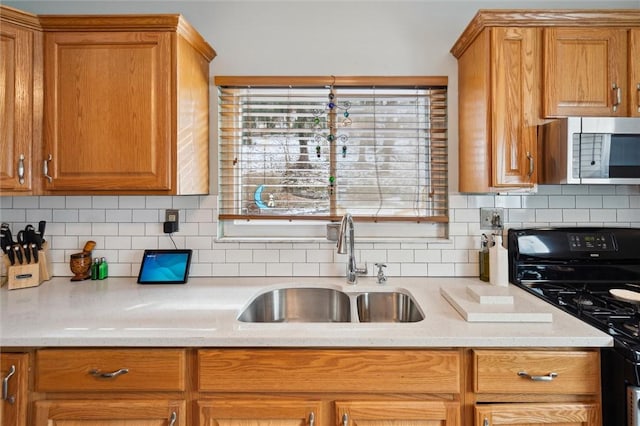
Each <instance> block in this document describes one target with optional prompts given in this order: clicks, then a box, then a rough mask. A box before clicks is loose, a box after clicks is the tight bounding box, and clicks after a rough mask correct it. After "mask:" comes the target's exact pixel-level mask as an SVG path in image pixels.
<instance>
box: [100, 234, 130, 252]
mask: <svg viewBox="0 0 640 426" xmlns="http://www.w3.org/2000/svg"><path fill="white" fill-rule="evenodd" d="M131 238H132V237H111V236H107V237H105V239H104V244H105V247H106V248H110V249H118V250H121V249H125V250H130V249H131V248H132V247H131Z"/></svg>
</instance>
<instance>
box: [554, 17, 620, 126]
mask: <svg viewBox="0 0 640 426" xmlns="http://www.w3.org/2000/svg"><path fill="white" fill-rule="evenodd" d="M627 34H628V31H627V30H626V29H623V28H621V29H619V28H548V29H545V31H544V38H545V53H544V64H545V67H544V72H545V79H544V80H545V84H544V113H545V116H546V117H569V116H594V115H595V116H626V115H628V114H627V113H628V108H627V96H628V93H629V82H628V78H627V60H628V59H631V58H628V52H627Z"/></svg>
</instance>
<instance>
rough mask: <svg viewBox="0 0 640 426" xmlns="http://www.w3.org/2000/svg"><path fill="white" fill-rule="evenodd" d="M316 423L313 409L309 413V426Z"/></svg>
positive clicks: (313, 425)
mask: <svg viewBox="0 0 640 426" xmlns="http://www.w3.org/2000/svg"><path fill="white" fill-rule="evenodd" d="M315 424H316V415H315V414H314V413H313V411H312V412H311V413H310V414H309V426H315Z"/></svg>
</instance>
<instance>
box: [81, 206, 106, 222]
mask: <svg viewBox="0 0 640 426" xmlns="http://www.w3.org/2000/svg"><path fill="white" fill-rule="evenodd" d="M106 218H107V217H106V212H105V211H104V210H103V209H80V210H78V222H89V223H99V222H105V221H106Z"/></svg>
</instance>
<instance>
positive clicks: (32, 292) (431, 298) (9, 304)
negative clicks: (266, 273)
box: [0, 277, 613, 348]
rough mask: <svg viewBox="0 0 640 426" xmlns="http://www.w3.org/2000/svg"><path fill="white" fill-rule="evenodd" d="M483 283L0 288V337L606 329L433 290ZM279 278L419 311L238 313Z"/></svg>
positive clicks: (460, 342)
mask: <svg viewBox="0 0 640 426" xmlns="http://www.w3.org/2000/svg"><path fill="white" fill-rule="evenodd" d="M482 285H488V284H486V283H483V282H482V281H479V280H477V279H473V278H394V277H390V278H389V281H388V282H387V283H386V284H385V285H382V286H381V285H378V284H376V283H375V278H372V277H366V278H361V279H359V281H358V284H356V285H355V286H352V285H348V284H346V282H345V279H344V278H342V277H335V278H312V277H305V278H291V277H269V278H264V277H255V278H253V277H252V278H244V277H241V278H239V277H230V278H221V277H215V278H191V279H190V280H189V282H188V283H187V284H185V285H138V284H136V282H135V279H134V278H109V279H107V280H104V281H82V282H71V281H70V280H69V278H68V277H56V278H54V279H52V280H51V281H47V282H45V283H43V284H42V285H40V286H39V287H34V288H27V289H20V290H7V287H6V286H4V287H2V288H0V347H4V348H8V347H80V346H91V347H106V346H117V347H127V346H130V347H385V348H390V347H603V346H611V345H612V344H613V340H612V338H611V336H609V335H607V334H605V333H603V332H601V331H599V330H597V329H595V328H593V327H591V326H589V325H587V324H585V323H584V322H582V321H580V320H578V319H576V318H574V317H572V316H571V315H569V314H566V313H564V312H562V311H561V310H559V309H557V308H554V307H553V306H551V305H549V304H547V303H546V302H544V301H542V300H539V299H538V298H536V297H534V296H533V295H530V294H528V293H527V292H526V291H524V290H522V289H520V288H518V287H516V286H513V285H509V286H508V287H507V288H506V290H505V291H506V292H507V293H508V294H511V295H514V296H515V297H517V298H518V299H519V300H524V301H526V304H527V306H529V307H531V306H533V307H534V309H535V310H536V311H537V312H541V313H550V314H551V318H552V319H551V321H550V322H526V323H523V322H467V321H465V319H464V318H463V316H462V315H461V314H459V313H458V311H456V309H454V308H453V306H452V305H451V304H450V303H449V302H448V301H447V299H445V298H444V297H443V295H442V294H441V288H445V289H458V291H461V290H464V288H465V287H468V286H482ZM286 286H329V287H331V288H335V289H339V290H342V291H344V292H346V293H349V294H354V293H361V292H366V291H392V290H402V291H407V292H409V293H411V295H413V297H414V299H415V300H416V301H417V302H418V304H419V305H420V307H421V309H422V311H423V313H424V315H425V319H424V320H423V321H420V322H415V323H357V322H354V323H304V324H303V323H244V322H240V321H238V319H237V318H238V316H239V314H240V312H241V311H242V310H243V308H244V307H246V306H247V305H248V303H249V302H250V301H251V299H252V298H253V297H254V296H256V295H257V294H259V293H261V292H263V291H265V290H267V289H272V288H278V287H286Z"/></svg>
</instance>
